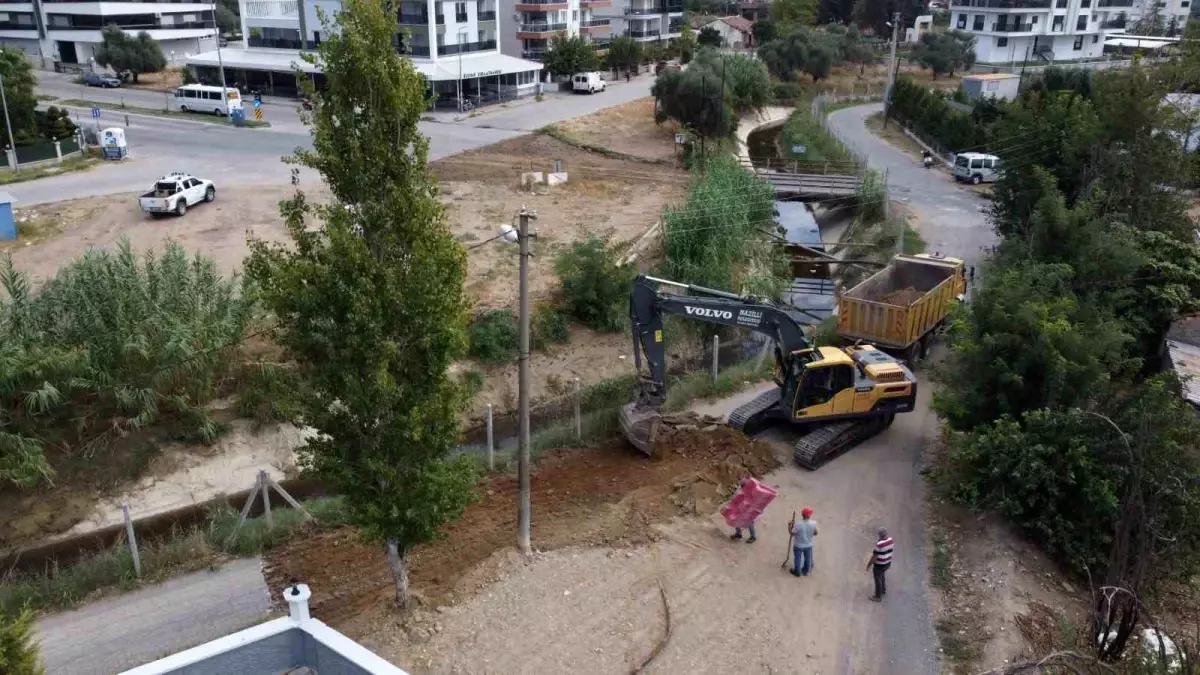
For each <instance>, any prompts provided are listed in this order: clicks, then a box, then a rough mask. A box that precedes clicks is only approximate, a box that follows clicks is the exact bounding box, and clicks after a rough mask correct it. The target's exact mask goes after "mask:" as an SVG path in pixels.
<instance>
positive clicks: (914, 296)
mask: <svg viewBox="0 0 1200 675" xmlns="http://www.w3.org/2000/svg"><path fill="white" fill-rule="evenodd" d="M924 295H925V294H924V293H922V292H921V291H918V290H917V289H915V288H913V287H911V286H910V287H908V288H905V289H903V290H899V291H892V292H891V293H888V294H887V295H885V296H883V298H882V301H883V302H886V303H887V304H889V305H903V306H905V307H907V306H908V305H911V304H913V303H914V302H916V301H918V300H920V299H921V297H922V296H924Z"/></svg>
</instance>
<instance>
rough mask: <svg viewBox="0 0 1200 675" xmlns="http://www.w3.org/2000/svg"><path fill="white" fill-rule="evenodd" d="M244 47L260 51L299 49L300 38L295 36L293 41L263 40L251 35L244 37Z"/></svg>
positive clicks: (283, 39) (285, 39) (287, 39)
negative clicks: (255, 48)
mask: <svg viewBox="0 0 1200 675" xmlns="http://www.w3.org/2000/svg"><path fill="white" fill-rule="evenodd" d="M246 46H247V47H258V48H261V49H300V37H299V36H296V38H295V39H289V38H265V37H262V36H261V35H254V34H253V33H252V34H250V35H249V36H247V37H246Z"/></svg>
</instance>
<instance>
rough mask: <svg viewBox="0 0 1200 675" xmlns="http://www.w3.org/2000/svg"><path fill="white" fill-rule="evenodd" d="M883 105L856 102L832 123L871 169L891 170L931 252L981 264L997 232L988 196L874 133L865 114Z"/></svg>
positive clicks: (895, 190)
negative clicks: (989, 212) (990, 220)
mask: <svg viewBox="0 0 1200 675" xmlns="http://www.w3.org/2000/svg"><path fill="white" fill-rule="evenodd" d="M882 109H883V106H882V104H879V103H873V104H870V105H863V106H856V107H853V108H845V109H842V110H838V111H836V112H834V113H832V114H830V115H829V126H830V129H831V130H832V131H833V133H834V134H836V135H837V136H838V138H840V139H841V140H842V142H843V143H845V144H846V145H848V146H850V147H851V148H852V149H854V150H855V151H857V152H859V153H861V154H863V155H865V156H866V157H867V162H868V163H869V164H870V166H871V168H872V169H877V170H879V171H886V172H887V182H888V190H889V193H890V195H891V198H892V199H893V200H897V201H900V202H903V203H904V204H905V205H906V206H907V207H908V208H910V209H911V210H912V211H913V213H914V215H915V216H916V219H915V220H914V221H913V222H912V223H911V224H912V227H913V228H914V229H916V230H917V231H918V232H919V233H920V234H921V237H922V238H923V239H924V240H925V243H926V244H928V246H927V248H926V250H927V251H928V252H930V253H933V252H941V253H945V254H947V255H952V256H955V257H958V258H962V259H964V260H966V261H967V263H968V264H970V265H978V264H979V263H980V262H981V261H982V260H983V259H984V257H985V256H986V255H987V249H989V248H990V247H992V246H994V245H995V244H996V236H995V233H994V232H993V231H992V227H991V225H990V224H988V222H987V213H986V210H987V207H988V201H987V200H985V199H983V198H982V197H980V196H979V195H977V194H975V193H973V192H971V191H970V190H968V189H967V188H965V187H963V186H960V185H958V184H956V183H955V182H954V180H953V179H952V178H950V177H949V176H948V175H946V174H945V173H943V172H941V171H931V170H929V169H926V168H925V167H923V166H921V158H920V157H917V156H915V155H913V156H909V155H908V154H907V153H904V152H901V151H899V150H897V149H896V148H894V147H892V146H891V145H889V144H888V143H887V142H886V141H883V140H881V139H879V138H878V137H876V136H875V135H873V134H872V133H871V132H870V131H868V130H867V128H866V124H865V120H866V118H867V116H869V115H871V114H872V113H877V112H879V111H880V110H882Z"/></svg>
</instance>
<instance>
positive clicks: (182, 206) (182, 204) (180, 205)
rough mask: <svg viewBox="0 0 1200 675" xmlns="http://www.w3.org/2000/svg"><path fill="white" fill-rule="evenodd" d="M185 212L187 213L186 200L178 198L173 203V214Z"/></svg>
mask: <svg viewBox="0 0 1200 675" xmlns="http://www.w3.org/2000/svg"><path fill="white" fill-rule="evenodd" d="M185 213H187V200H186V199H180V200H179V201H178V202H176V203H175V215H177V216H182V215H183V214H185Z"/></svg>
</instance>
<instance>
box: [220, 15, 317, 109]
mask: <svg viewBox="0 0 1200 675" xmlns="http://www.w3.org/2000/svg"><path fill="white" fill-rule="evenodd" d="M298 1H299V4H300V11H302V12H303V11H304V0H298ZM212 15H213V37H214V38H216V41H217V69H218V70H220V72H221V100H222V101H224V104H225V114H226V115H228V114H229V88H228V87H226V86H225V60H224V59H223V58H221V28H220V26H218V25H217V0H213V1H212ZM300 46H301V47H303V46H304V35H303V34H301V35H300Z"/></svg>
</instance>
